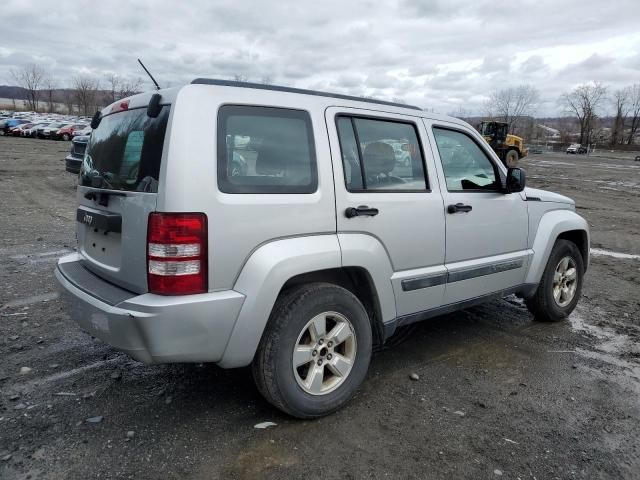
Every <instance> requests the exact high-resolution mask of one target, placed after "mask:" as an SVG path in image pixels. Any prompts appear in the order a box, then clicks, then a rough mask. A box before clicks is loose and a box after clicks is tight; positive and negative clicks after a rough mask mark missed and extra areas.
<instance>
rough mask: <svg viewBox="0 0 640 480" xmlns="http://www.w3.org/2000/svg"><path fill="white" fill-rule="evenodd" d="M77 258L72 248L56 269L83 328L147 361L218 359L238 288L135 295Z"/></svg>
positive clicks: (237, 304) (232, 320)
mask: <svg viewBox="0 0 640 480" xmlns="http://www.w3.org/2000/svg"><path fill="white" fill-rule="evenodd" d="M80 261H81V257H80V255H78V254H77V253H73V254H71V255H67V256H66V257H63V258H61V259H60V261H59V262H58V265H57V266H56V270H55V275H56V278H57V279H58V282H59V283H60V285H61V287H62V293H63V295H62V297H63V299H64V301H65V303H66V307H67V312H68V313H69V315H70V316H71V318H72V319H73V320H74V321H75V322H76V323H77V324H78V325H79V326H80V327H81V328H82V329H83V330H85V331H87V332H88V333H90V334H91V335H93V336H95V337H97V338H99V339H101V340H103V341H105V342H106V343H108V344H109V345H111V346H113V347H115V348H116V349H118V350H122V351H123V352H126V353H127V354H129V355H130V356H131V357H133V358H135V359H136V360H139V361H141V362H144V363H148V364H151V363H173V362H217V361H219V360H220V358H221V357H222V354H223V352H224V350H225V348H226V345H227V341H228V339H229V336H230V335H231V331H232V329H233V326H234V324H235V321H236V319H237V317H238V314H239V312H240V308H241V307H242V303H243V302H244V296H243V295H242V294H240V293H238V292H235V291H233V290H227V291H222V292H212V293H203V294H200V295H185V296H175V297H165V296H161V295H153V294H150V293H145V294H142V295H138V294H135V293H132V292H128V291H127V290H123V289H121V288H119V287H116V286H114V285H112V284H111V283H108V282H106V281H104V280H102V279H101V278H100V277H98V276H97V275H95V274H93V273H91V272H89V271H88V270H87V269H86V268H84V267H82V266H81V263H80Z"/></svg>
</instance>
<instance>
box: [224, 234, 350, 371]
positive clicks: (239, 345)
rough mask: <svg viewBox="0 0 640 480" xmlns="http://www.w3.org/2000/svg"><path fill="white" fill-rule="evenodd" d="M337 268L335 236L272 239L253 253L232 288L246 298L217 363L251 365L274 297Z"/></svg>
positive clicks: (339, 263)
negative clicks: (296, 280)
mask: <svg viewBox="0 0 640 480" xmlns="http://www.w3.org/2000/svg"><path fill="white" fill-rule="evenodd" d="M340 265H341V255H340V244H339V243H338V237H337V236H336V235H317V236H308V237H296V238H287V239H282V240H275V241H272V242H269V243H267V244H265V245H262V246H261V247H259V248H258V249H257V250H255V251H254V252H253V253H252V254H251V256H250V257H249V260H248V261H247V262H246V263H245V265H244V267H243V268H242V271H241V273H240V276H239V277H238V279H237V280H236V283H235V285H234V287H233V289H234V290H235V291H236V292H239V293H241V294H243V295H245V297H246V299H245V301H244V303H243V305H242V309H241V310H240V314H239V315H238V318H237V320H236V322H235V325H234V326H233V330H232V332H231V336H230V338H229V341H228V342H227V346H226V348H225V351H224V353H223V355H222V359H221V360H220V362H219V363H218V364H219V365H220V366H221V367H224V368H234V367H244V366H246V365H248V364H250V363H251V361H252V360H253V356H254V354H255V352H256V349H257V348H258V344H259V343H260V338H261V337H262V332H263V331H264V328H265V326H266V324H267V321H268V320H269V315H270V314H271V310H272V309H273V305H274V303H275V301H276V298H277V297H278V294H279V293H280V290H281V289H282V286H283V285H284V284H285V283H286V281H287V280H289V279H290V278H292V277H294V276H296V275H300V274H303V273H307V272H314V271H318V270H326V269H329V268H338V267H340Z"/></svg>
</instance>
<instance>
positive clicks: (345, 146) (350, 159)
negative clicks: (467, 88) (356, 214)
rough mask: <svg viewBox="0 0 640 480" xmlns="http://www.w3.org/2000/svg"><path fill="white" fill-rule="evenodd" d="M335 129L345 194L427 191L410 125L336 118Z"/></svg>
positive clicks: (412, 128)
mask: <svg viewBox="0 0 640 480" xmlns="http://www.w3.org/2000/svg"><path fill="white" fill-rule="evenodd" d="M337 127H338V135H339V137H340V150H341V153H342V165H343V167H344V174H345V184H346V186H347V190H349V191H352V192H357V191H365V190H366V191H396V190H401V191H425V190H427V189H428V184H427V181H426V178H425V172H424V162H423V159H422V152H421V149H420V144H419V141H418V134H417V132H416V129H415V126H414V125H413V124H412V123H406V122H398V121H391V120H377V119H370V118H360V117H349V116H339V117H338V120H337Z"/></svg>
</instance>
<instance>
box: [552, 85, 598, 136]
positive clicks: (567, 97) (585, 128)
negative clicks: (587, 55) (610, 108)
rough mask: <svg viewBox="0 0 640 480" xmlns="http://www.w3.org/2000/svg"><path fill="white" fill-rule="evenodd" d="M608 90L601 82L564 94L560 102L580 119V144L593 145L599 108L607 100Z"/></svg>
mask: <svg viewBox="0 0 640 480" xmlns="http://www.w3.org/2000/svg"><path fill="white" fill-rule="evenodd" d="M606 93H607V89H606V88H605V87H604V86H603V85H602V84H601V83H599V82H594V83H592V84H584V85H580V86H578V87H576V88H575V89H573V91H571V92H569V93H564V94H563V95H562V96H561V97H560V100H561V102H562V104H563V105H564V106H565V108H566V109H567V110H568V111H570V112H571V113H573V114H574V115H575V116H576V117H577V118H578V123H579V124H580V144H581V145H584V144H585V143H586V144H587V145H589V144H591V139H592V135H593V129H594V128H595V120H596V118H597V111H598V108H599V107H600V106H601V105H602V103H603V101H604V100H605V98H606V97H605V95H606Z"/></svg>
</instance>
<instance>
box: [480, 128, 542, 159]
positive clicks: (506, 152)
mask: <svg viewBox="0 0 640 480" xmlns="http://www.w3.org/2000/svg"><path fill="white" fill-rule="evenodd" d="M508 128H509V125H508V124H506V123H504V122H493V121H483V122H481V123H480V126H479V127H478V131H479V132H480V134H481V135H482V136H483V137H484V139H485V140H486V141H487V143H488V144H489V146H490V147H491V148H493V150H494V151H495V152H496V153H497V154H498V157H500V160H502V163H504V164H505V165H506V166H507V167H509V168H511V167H515V166H517V165H518V160H520V159H521V158H522V157H526V156H527V153H529V152H528V150H527V149H526V147H525V146H524V139H523V138H522V137H518V136H517V135H511V134H510V133H507V132H508Z"/></svg>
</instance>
